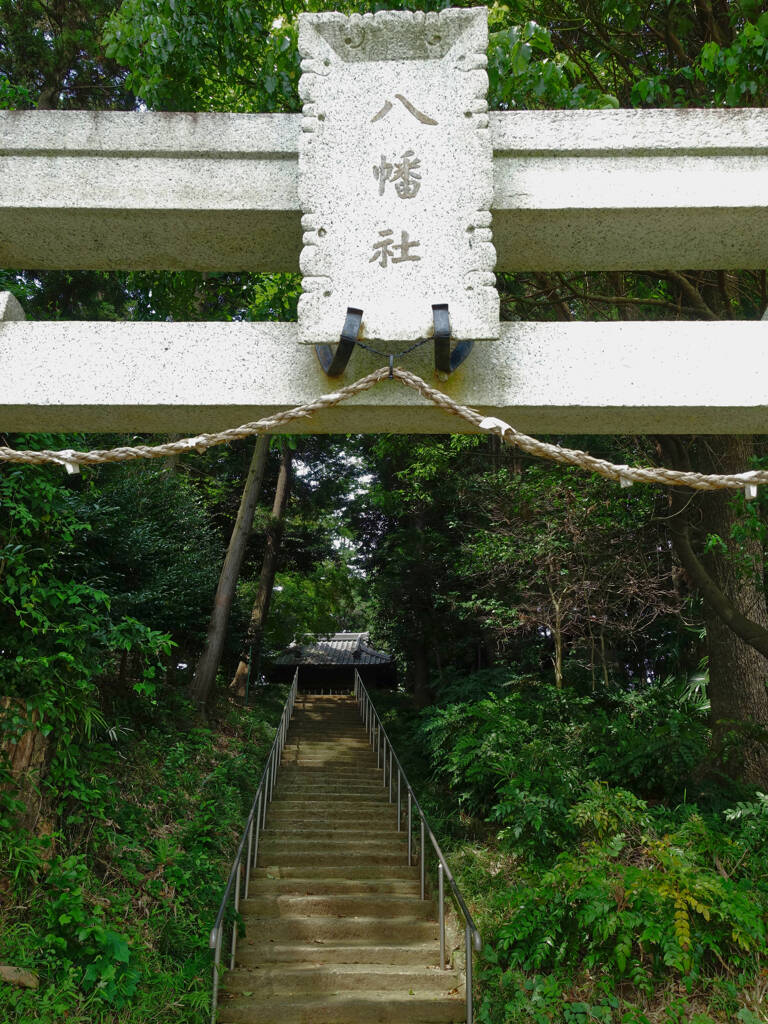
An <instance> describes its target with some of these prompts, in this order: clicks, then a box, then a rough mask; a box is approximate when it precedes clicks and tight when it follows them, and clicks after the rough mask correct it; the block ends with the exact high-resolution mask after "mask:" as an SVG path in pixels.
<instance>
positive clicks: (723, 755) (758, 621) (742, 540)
mask: <svg viewBox="0 0 768 1024" xmlns="http://www.w3.org/2000/svg"><path fill="white" fill-rule="evenodd" d="M663 447H664V450H665V452H674V451H676V452H677V455H678V459H677V461H678V463H679V462H680V461H681V460H680V457H679V456H680V452H681V449H680V446H679V444H677V443H672V444H671V443H670V441H669V440H666V441H665V442H663ZM694 455H695V463H696V468H697V469H699V470H700V471H702V472H705V473H713V472H715V473H738V472H741V471H743V470H745V469H747V468H748V466H749V459H750V456H751V455H752V439H751V438H749V437H728V436H714V437H708V438H706V440H701V441H699V442H697V444H696V448H695V451H694ZM682 461H685V458H683V460H682ZM740 501H741V498H740V496H738V495H733V494H731V493H730V492H727V491H710V492H706V493H704V494H702V495H700V496H699V498H698V500H696V501H695V504H694V500H693V499H690V498H689V497H688V496H687V495H684V494H679V493H673V497H672V503H673V515H672V517H671V518H670V519H669V520H668V522H669V525H670V530H671V533H672V539H673V542H674V545H675V550H676V551H677V553H678V556H679V558H680V561H681V563H682V565H683V568H684V569H685V570H686V572H687V573H688V575H689V577H690V578H691V581H692V582H693V583H694V585H696V586H697V587H698V589H699V592H700V594H701V597H702V599H703V602H704V618H705V622H706V625H707V647H708V653H709V699H710V704H711V719H712V734H713V742H714V750H715V754H716V755H717V756H718V758H719V760H720V762H721V764H722V766H723V768H724V770H725V771H726V772H727V773H728V775H730V776H732V777H733V778H741V779H744V780H745V781H746V782H750V783H753V784H755V785H759V786H763V787H765V786H768V746H767V745H766V742H767V740H768V690H767V689H766V678H767V677H768V658H767V657H766V652H768V609H767V608H766V600H765V590H764V583H763V552H762V546H761V543H760V540H759V539H758V538H757V537H751V536H749V535H748V533H747V531H746V530H744V529H741V530H737V529H736V528H737V527H739V526H743V520H742V517H741V515H740V511H739V503H740ZM694 512H695V513H697V520H696V522H695V525H694V517H693V513H694ZM740 520H741V522H740ZM734 534H736V535H737V536H738V540H734ZM707 542H708V543H707ZM705 544H706V546H707V548H708V549H709V550H703V549H704V546H705ZM696 548H698V549H699V550H700V551H701V553H698V552H697V550H696Z"/></svg>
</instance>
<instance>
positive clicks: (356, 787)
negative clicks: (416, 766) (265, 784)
mask: <svg viewBox="0 0 768 1024" xmlns="http://www.w3.org/2000/svg"><path fill="white" fill-rule="evenodd" d="M332 796H337V797H344V798H347V799H351V800H354V799H355V797H358V796H362V797H368V798H369V799H370V798H374V799H376V798H379V797H383V798H384V799H385V800H386V801H387V803H389V787H387V788H386V789H385V788H384V786H381V785H378V784H377V783H376V782H348V783H343V782H329V783H328V785H327V786H324V785H323V784H322V783H321V782H315V781H312V780H310V781H309V782H305V781H303V780H299V779H282V780H281V781H279V782H278V784H277V785H276V786H275V790H274V798H275V799H276V800H278V799H281V798H283V797H285V798H287V797H291V798H292V799H294V800H297V799H300V798H301V797H305V798H306V799H308V800H315V799H317V800H320V801H321V802H322V800H323V799H325V797H332Z"/></svg>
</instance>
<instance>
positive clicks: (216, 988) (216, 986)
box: [211, 925, 222, 1024]
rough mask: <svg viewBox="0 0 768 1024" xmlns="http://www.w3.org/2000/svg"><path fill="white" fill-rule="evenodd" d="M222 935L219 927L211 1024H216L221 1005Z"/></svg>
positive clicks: (215, 950)
mask: <svg viewBox="0 0 768 1024" xmlns="http://www.w3.org/2000/svg"><path fill="white" fill-rule="evenodd" d="M221 933H222V928H221V925H219V928H218V931H217V932H216V947H215V949H214V951H213V994H212V996H211V1024H216V1007H217V1006H218V1004H219V965H220V964H221Z"/></svg>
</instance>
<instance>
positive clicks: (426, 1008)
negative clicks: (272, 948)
mask: <svg viewBox="0 0 768 1024" xmlns="http://www.w3.org/2000/svg"><path fill="white" fill-rule="evenodd" d="M253 995H254V996H258V992H254V993H253ZM219 1005H220V1011H219V1021H220V1022H221V1024H362V1022H365V1024H455V1022H460V1021H463V1020H465V1019H466V1018H465V1016H464V1011H463V1003H462V1001H461V1000H457V999H455V998H453V997H452V996H444V997H435V996H431V995H426V996H422V997H419V996H418V995H417V994H414V995H413V996H410V995H407V994H406V995H403V996H401V995H399V994H397V995H395V993H393V992H390V991H383V992H378V991H369V992H367V993H366V994H365V995H361V994H357V993H344V994H341V995H330V994H329V995H326V996H324V997H323V998H318V997H315V996H305V997H303V998H287V999H280V998H275V999H269V1000H265V1001H263V1002H262V1001H261V1000H260V999H258V998H251V997H245V996H243V997H240V998H237V997H235V998H234V999H232V1000H228V999H225V1000H224V1001H222V1002H221V1003H220V1004H219Z"/></svg>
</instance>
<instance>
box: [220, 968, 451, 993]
mask: <svg viewBox="0 0 768 1024" xmlns="http://www.w3.org/2000/svg"><path fill="white" fill-rule="evenodd" d="M458 985H459V975H458V973H457V972H456V971H441V970H440V969H439V967H437V966H436V967H435V968H434V969H433V970H427V971H425V970H424V969H423V967H417V968H415V969H414V968H412V967H408V966H406V965H404V964H396V965H393V964H324V965H323V966H318V965H317V964H309V965H304V964H302V965H298V966H297V965H293V964H275V965H270V966H269V967H266V968H257V969H249V968H245V967H241V968H236V969H235V970H234V971H232V973H231V974H228V975H227V990H228V991H230V992H238V993H241V992H249V991H250V992H258V994H259V998H260V999H269V998H270V997H273V996H293V995H305V994H312V995H320V994H321V993H332V994H340V993H342V992H368V991H370V990H374V991H379V992H393V993H399V994H400V995H402V996H408V995H411V996H414V995H416V994H417V993H418V995H420V996H421V995H427V994H429V995H432V996H441V995H448V994H449V993H450V992H451V991H455V990H456V989H457V988H458Z"/></svg>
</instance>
